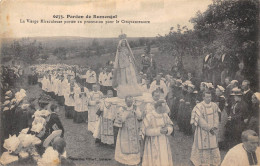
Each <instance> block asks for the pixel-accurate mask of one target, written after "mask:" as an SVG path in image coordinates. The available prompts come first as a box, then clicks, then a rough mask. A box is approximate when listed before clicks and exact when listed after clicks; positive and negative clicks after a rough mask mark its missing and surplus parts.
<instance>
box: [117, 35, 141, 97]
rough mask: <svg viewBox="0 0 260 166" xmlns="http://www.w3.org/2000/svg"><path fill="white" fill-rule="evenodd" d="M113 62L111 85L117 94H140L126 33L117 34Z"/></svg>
mask: <svg viewBox="0 0 260 166" xmlns="http://www.w3.org/2000/svg"><path fill="white" fill-rule="evenodd" d="M119 38H120V41H119V43H118V46H117V51H116V58H115V64H114V74H113V87H114V88H116V89H117V96H118V97H119V98H124V97H125V96H127V95H131V96H133V97H135V96H141V95H142V90H141V86H140V85H139V84H138V82H137V80H138V79H137V77H138V71H137V68H136V61H135V58H134V55H133V52H132V50H131V48H130V46H129V44H128V42H127V40H126V34H123V33H121V35H119Z"/></svg>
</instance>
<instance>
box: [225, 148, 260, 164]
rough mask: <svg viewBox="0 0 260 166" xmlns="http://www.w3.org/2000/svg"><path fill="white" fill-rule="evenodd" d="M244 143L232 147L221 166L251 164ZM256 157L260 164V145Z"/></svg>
mask: <svg viewBox="0 0 260 166" xmlns="http://www.w3.org/2000/svg"><path fill="white" fill-rule="evenodd" d="M242 145H243V143H241V144H238V145H236V146H234V147H233V148H232V149H230V150H229V151H228V152H227V154H226V156H225V158H224V160H223V161H222V163H221V166H233V165H234V166H249V161H248V157H247V152H246V151H245V149H244V148H243V146H242ZM256 158H257V161H258V165H260V147H257V149H256Z"/></svg>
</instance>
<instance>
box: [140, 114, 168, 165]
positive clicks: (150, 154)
mask: <svg viewBox="0 0 260 166" xmlns="http://www.w3.org/2000/svg"><path fill="white" fill-rule="evenodd" d="M161 127H167V128H168V133H167V134H166V135H164V134H161V133H160V129H161ZM172 131H173V123H172V121H171V120H170V118H169V116H168V115H167V113H163V114H158V113H157V112H156V111H155V110H154V109H153V110H150V111H149V113H148V114H147V115H146V117H145V118H144V120H143V126H142V132H143V133H144V134H145V147H144V154H143V162H142V165H143V166H153V165H155V166H172V165H173V161H172V153H171V147H170V143H169V140H168V136H169V135H170V134H171V133H172Z"/></svg>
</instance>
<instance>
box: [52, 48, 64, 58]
mask: <svg viewBox="0 0 260 166" xmlns="http://www.w3.org/2000/svg"><path fill="white" fill-rule="evenodd" d="M53 54H54V55H55V56H57V57H58V59H60V60H64V59H66V55H67V49H66V48H65V47H58V48H56V49H55V50H54V52H53Z"/></svg>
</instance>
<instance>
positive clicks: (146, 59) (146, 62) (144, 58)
mask: <svg viewBox="0 0 260 166" xmlns="http://www.w3.org/2000/svg"><path fill="white" fill-rule="evenodd" d="M141 64H142V66H143V69H142V72H143V73H146V72H147V70H148V68H149V67H150V66H151V63H150V60H149V57H147V56H145V55H144V54H142V62H141Z"/></svg>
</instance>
